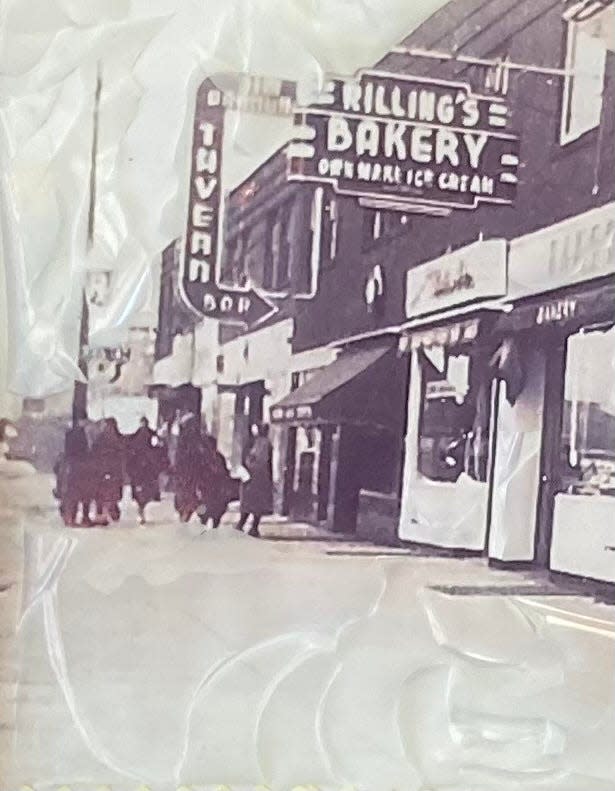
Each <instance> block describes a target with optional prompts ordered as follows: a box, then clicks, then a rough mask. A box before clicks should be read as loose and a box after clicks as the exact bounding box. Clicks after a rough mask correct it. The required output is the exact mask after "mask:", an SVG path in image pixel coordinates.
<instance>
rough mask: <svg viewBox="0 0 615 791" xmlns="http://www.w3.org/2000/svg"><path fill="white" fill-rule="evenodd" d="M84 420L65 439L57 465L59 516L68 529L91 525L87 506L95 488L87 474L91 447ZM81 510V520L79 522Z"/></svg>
mask: <svg viewBox="0 0 615 791" xmlns="http://www.w3.org/2000/svg"><path fill="white" fill-rule="evenodd" d="M86 424H87V420H86V419H85V418H83V419H81V420H78V421H77V423H75V424H74V425H73V426H71V427H70V428H69V429H68V430H67V432H66V434H65V436H64V454H63V456H62V458H61V459H59V460H58V462H57V464H56V476H57V485H56V493H57V495H58V498H59V500H60V515H61V516H62V519H63V520H64V524H65V525H67V526H68V527H76V526H77V525H78V524H80V525H81V526H82V527H90V526H91V525H92V522H91V518H90V507H91V502H92V499H93V497H94V490H93V489H94V487H93V484H92V476H91V471H90V464H89V462H90V446H89V444H88V439H87V434H86ZM79 511H81V521H80V522H79V521H78V517H79Z"/></svg>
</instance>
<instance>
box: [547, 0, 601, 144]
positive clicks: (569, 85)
mask: <svg viewBox="0 0 615 791" xmlns="http://www.w3.org/2000/svg"><path fill="white" fill-rule="evenodd" d="M608 12H609V6H605V8H604V10H601V11H600V12H599V14H606V13H608ZM596 16H598V15H596ZM592 19H595V17H592ZM588 21H589V20H583V21H577V20H575V19H574V18H570V17H564V23H565V25H566V30H565V34H564V37H565V45H564V70H565V71H566V72H567V73H566V74H565V75H564V77H563V82H562V98H561V116H560V125H559V142H560V145H561V146H567V145H569V144H570V143H574V142H575V141H576V140H580V139H582V138H583V137H585V135H588V134H590V133H591V132H593V131H595V130H596V129H598V128H599V127H600V123H601V120H602V112H603V109H604V87H605V83H606V66H607V52H608V47H607V46H606V44H604V46H603V58H602V66H601V70H602V74H601V80H602V85H601V91H600V107H599V110H598V112H597V120H596V122H595V123H593V124H592V125H591V126H588V125H587V122H585V123H584V124H580V123H578V122H576V123H575V122H574V119H573V101H574V96H575V80H577V79H579V77H576V76H574V75H573V74H572V73H568V72H574V71H575V69H576V63H577V60H578V57H577V45H578V41H579V33H583V25H584V23H585V22H588ZM586 35H588V36H590V34H586ZM590 37H591V36H590ZM581 86H582V87H581V88H580V90H583V89H584V88H583V86H584V83H581ZM577 90H579V89H577ZM583 104H585V102H584V103H583Z"/></svg>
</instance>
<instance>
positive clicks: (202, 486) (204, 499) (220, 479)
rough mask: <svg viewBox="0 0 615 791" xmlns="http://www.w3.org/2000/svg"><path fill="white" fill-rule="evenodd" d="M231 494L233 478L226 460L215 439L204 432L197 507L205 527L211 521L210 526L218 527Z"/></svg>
mask: <svg viewBox="0 0 615 791" xmlns="http://www.w3.org/2000/svg"><path fill="white" fill-rule="evenodd" d="M233 495H234V486H233V479H232V478H231V476H230V474H229V471H228V468H227V465H226V460H225V458H224V456H223V455H222V454H221V453H220V451H219V450H218V449H217V447H216V441H215V439H214V438H213V437H211V436H209V435H208V434H204V435H203V438H202V459H201V479H200V482H199V508H198V515H199V519H200V520H201V524H202V525H204V526H205V527H207V525H208V524H209V522H211V526H212V528H216V527H218V525H219V524H220V522H221V521H222V517H223V516H224V514H225V512H226V509H227V508H228V504H229V503H230V502H231V500H232V499H233ZM203 532H205V531H203Z"/></svg>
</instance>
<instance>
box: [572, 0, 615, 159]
mask: <svg viewBox="0 0 615 791" xmlns="http://www.w3.org/2000/svg"><path fill="white" fill-rule="evenodd" d="M614 22H615V19H614V14H613V6H612V5H610V6H608V7H606V8H604V9H601V10H599V11H598V12H597V13H595V14H593V15H592V16H589V17H587V18H584V17H583V15H582V14H578V9H577V8H576V6H575V7H574V8H573V9H572V10H571V12H569V15H568V18H567V20H566V23H567V34H566V62H565V69H566V72H567V74H566V76H565V77H564V88H563V96H562V123H561V142H562V144H566V143H570V142H572V141H573V140H577V139H578V138H579V137H581V136H582V135H584V134H585V133H586V132H589V131H591V130H592V129H595V128H596V127H597V126H598V125H599V124H600V116H601V114H602V101H603V97H602V94H603V90H604V78H605V72H606V56H607V51H608V50H611V51H613V47H614V40H615V29H614Z"/></svg>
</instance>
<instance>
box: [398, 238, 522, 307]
mask: <svg viewBox="0 0 615 791" xmlns="http://www.w3.org/2000/svg"><path fill="white" fill-rule="evenodd" d="M507 251H508V244H507V242H506V240H505V239H489V240H487V241H479V242H475V243H474V244H471V245H468V246H467V247H464V248H462V249H461V250H457V251H456V252H454V253H449V254H447V255H443V256H441V257H440V258H435V259H434V260H433V261H428V262H427V263H426V264H421V265H420V266H417V267H414V268H412V269H409V270H408V273H407V275H406V316H407V318H409V319H414V318H418V317H420V316H426V315H429V314H432V313H437V312H439V311H442V310H446V309H447V308H452V307H456V306H458V305H463V304H466V303H472V302H477V301H481V300H485V299H495V298H499V297H504V296H506V290H507V272H506V270H507V261H506V259H507Z"/></svg>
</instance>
